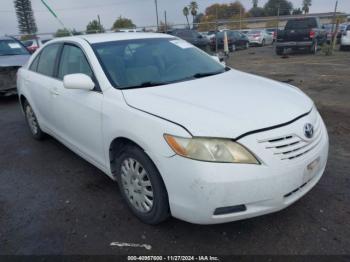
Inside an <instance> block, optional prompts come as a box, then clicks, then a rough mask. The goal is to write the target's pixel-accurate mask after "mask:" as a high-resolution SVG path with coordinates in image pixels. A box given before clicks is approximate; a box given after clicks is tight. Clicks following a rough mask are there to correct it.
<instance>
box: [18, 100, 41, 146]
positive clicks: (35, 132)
mask: <svg viewBox="0 0 350 262" xmlns="http://www.w3.org/2000/svg"><path fill="white" fill-rule="evenodd" d="M23 111H24V115H25V118H26V121H27V124H28V127H29V130H30V132H31V134H32V137H33V138H34V139H36V140H42V139H43V138H44V137H45V133H44V132H43V131H42V130H41V128H40V125H39V122H38V119H37V118H36V115H35V113H34V110H33V108H32V107H31V106H30V104H29V103H28V102H27V101H25V102H24V103H23Z"/></svg>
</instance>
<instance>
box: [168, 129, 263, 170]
mask: <svg viewBox="0 0 350 262" xmlns="http://www.w3.org/2000/svg"><path fill="white" fill-rule="evenodd" d="M164 138H165V140H166V141H167V143H168V144H169V146H170V147H171V148H172V149H173V150H174V152H175V153H176V154H178V155H180V156H183V157H187V158H191V159H195V160H201V161H208V162H221V163H245V164H260V162H259V161H258V160H257V159H256V158H255V157H254V155H253V154H252V153H250V152H249V151H248V150H247V149H246V148H245V147H243V146H242V145H240V144H238V143H236V142H234V141H232V140H230V139H220V138H196V137H194V138H183V137H177V136H172V135H167V134H166V135H164Z"/></svg>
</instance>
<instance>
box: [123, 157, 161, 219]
mask: <svg viewBox="0 0 350 262" xmlns="http://www.w3.org/2000/svg"><path fill="white" fill-rule="evenodd" d="M121 180H122V186H123V189H124V192H125V194H126V196H127V198H128V201H129V202H130V204H132V206H133V207H134V208H136V209H137V210H138V211H140V212H142V213H147V212H149V211H151V209H152V207H153V200H154V199H153V188H152V184H151V181H150V179H149V176H148V174H147V171H146V169H144V167H143V166H142V165H141V164H140V163H139V162H138V161H137V160H135V159H132V158H127V159H125V160H124V161H123V163H122V166H121Z"/></svg>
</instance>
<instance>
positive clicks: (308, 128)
mask: <svg viewBox="0 0 350 262" xmlns="http://www.w3.org/2000/svg"><path fill="white" fill-rule="evenodd" d="M304 135H305V136H306V137H307V138H309V139H310V138H312V137H313V136H314V126H313V125H312V124H310V123H307V124H305V126H304Z"/></svg>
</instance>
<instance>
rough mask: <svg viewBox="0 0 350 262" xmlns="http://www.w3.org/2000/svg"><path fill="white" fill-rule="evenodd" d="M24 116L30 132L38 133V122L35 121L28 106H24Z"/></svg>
mask: <svg viewBox="0 0 350 262" xmlns="http://www.w3.org/2000/svg"><path fill="white" fill-rule="evenodd" d="M26 117H27V121H28V125H29V128H30V130H31V131H32V133H33V134H34V135H35V134H37V133H38V122H37V121H36V117H35V115H34V112H33V110H32V108H31V107H30V106H27V107H26Z"/></svg>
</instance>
